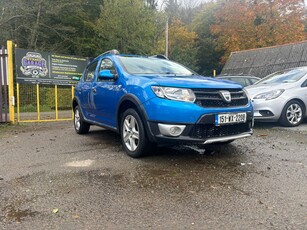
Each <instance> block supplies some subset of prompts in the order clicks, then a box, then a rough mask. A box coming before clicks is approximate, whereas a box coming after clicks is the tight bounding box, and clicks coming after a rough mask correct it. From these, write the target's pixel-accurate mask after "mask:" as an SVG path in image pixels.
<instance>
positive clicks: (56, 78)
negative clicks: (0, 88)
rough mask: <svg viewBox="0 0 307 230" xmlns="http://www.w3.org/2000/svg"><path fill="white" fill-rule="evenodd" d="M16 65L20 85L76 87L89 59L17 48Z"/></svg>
mask: <svg viewBox="0 0 307 230" xmlns="http://www.w3.org/2000/svg"><path fill="white" fill-rule="evenodd" d="M15 63H16V68H17V77H16V80H17V82H18V83H20V84H49V85H74V84H76V83H77V82H78V81H79V79H80V78H81V76H82V73H83V71H84V69H85V67H86V65H87V63H88V58H84V57H77V56H71V55H61V54H55V53H51V52H37V51H31V50H25V49H20V48H16V49H15Z"/></svg>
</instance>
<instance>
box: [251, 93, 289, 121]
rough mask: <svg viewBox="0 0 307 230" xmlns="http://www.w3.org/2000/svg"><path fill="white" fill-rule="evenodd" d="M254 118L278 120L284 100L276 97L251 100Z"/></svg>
mask: <svg viewBox="0 0 307 230" xmlns="http://www.w3.org/2000/svg"><path fill="white" fill-rule="evenodd" d="M252 103H253V106H254V118H255V120H259V121H278V119H279V118H280V115H281V113H282V110H283V107H284V103H285V100H284V99H283V98H276V99H274V100H264V99H259V100H253V101H252Z"/></svg>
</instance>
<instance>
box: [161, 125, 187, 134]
mask: <svg viewBox="0 0 307 230" xmlns="http://www.w3.org/2000/svg"><path fill="white" fill-rule="evenodd" d="M158 126H159V130H160V133H161V134H162V135H164V136H172V137H178V136H180V135H181V134H182V132H183V130H184V129H185V127H186V126H185V125H167V124H158Z"/></svg>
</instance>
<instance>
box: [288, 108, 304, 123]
mask: <svg viewBox="0 0 307 230" xmlns="http://www.w3.org/2000/svg"><path fill="white" fill-rule="evenodd" d="M302 115H303V111H302V108H301V106H300V105H298V104H291V105H290V106H289V107H288V108H287V112H286V116H287V120H288V122H289V123H290V124H292V125H296V124H298V123H299V122H300V121H301V120H302Z"/></svg>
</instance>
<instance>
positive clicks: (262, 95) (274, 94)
mask: <svg viewBox="0 0 307 230" xmlns="http://www.w3.org/2000/svg"><path fill="white" fill-rule="evenodd" d="M284 91H285V90H284V89H277V90H272V91H269V92H265V93H260V94H258V95H256V96H255V97H254V98H253V99H256V100H257V99H265V100H272V99H275V98H278V97H279V96H280V95H281V94H282V93H283V92H284Z"/></svg>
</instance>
